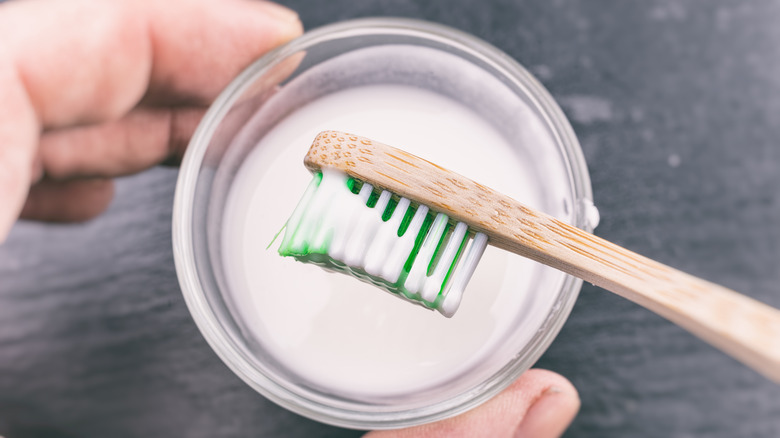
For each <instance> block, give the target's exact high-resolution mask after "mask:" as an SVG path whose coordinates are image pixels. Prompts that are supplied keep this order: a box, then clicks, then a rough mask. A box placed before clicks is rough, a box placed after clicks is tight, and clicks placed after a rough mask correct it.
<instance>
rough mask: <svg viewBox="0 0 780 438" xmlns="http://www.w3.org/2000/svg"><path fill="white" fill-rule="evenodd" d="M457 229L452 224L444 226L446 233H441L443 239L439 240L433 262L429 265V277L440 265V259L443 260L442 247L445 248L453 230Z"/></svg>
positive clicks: (427, 273) (448, 223) (427, 272)
mask: <svg viewBox="0 0 780 438" xmlns="http://www.w3.org/2000/svg"><path fill="white" fill-rule="evenodd" d="M453 229H455V227H454V226H453V225H452V222H447V225H445V226H444V232H443V233H441V237H440V238H439V243H437V244H436V251H434V252H433V257H431V262H430V263H428V270H427V271H426V273H425V274H426V275H427V276H429V277H430V276H431V274H433V270H434V269H435V268H436V265H437V264H438V263H439V259H440V258H441V253H442V252H443V251H442V249H443V248H442V247H443V246H444V242H446V241H447V240H448V237H449V236H450V235H451V234H452V230H453Z"/></svg>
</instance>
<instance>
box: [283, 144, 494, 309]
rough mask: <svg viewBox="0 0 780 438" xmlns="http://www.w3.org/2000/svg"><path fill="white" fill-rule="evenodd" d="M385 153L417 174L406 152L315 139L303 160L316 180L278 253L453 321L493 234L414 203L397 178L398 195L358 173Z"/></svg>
mask: <svg viewBox="0 0 780 438" xmlns="http://www.w3.org/2000/svg"><path fill="white" fill-rule="evenodd" d="M379 148H388V150H389V151H390V152H391V153H392V154H393V155H396V156H397V157H398V162H397V163H396V164H395V165H396V166H398V167H404V168H406V170H407V171H408V172H410V173H413V172H414V171H415V168H414V163H413V161H411V160H409V159H407V160H405V159H404V155H408V154H406V153H405V152H402V151H400V150H397V149H392V148H390V147H389V146H385V145H382V144H380V143H376V142H373V141H371V140H369V139H366V138H363V137H359V136H355V135H350V134H345V133H341V132H334V131H326V132H323V133H320V134H319V135H318V136H317V138H316V139H315V140H314V143H313V145H312V147H311V148H310V149H309V153H308V154H307V156H306V159H305V161H304V162H305V165H306V167H307V168H309V170H311V171H312V172H313V174H314V177H313V178H312V181H311V183H310V184H309V187H308V188H307V189H306V192H305V193H304V195H303V197H302V199H301V200H300V202H299V203H298V206H297V207H296V208H295V210H294V211H293V213H292V215H291V216H290V218H289V219H288V221H287V223H286V225H285V230H284V238H283V239H282V243H281V245H280V247H279V254H281V255H282V256H291V257H294V258H295V259H296V260H298V261H301V262H306V263H313V264H316V265H319V266H321V267H323V268H325V269H328V270H332V271H337V272H344V273H348V274H350V275H352V276H354V277H356V278H358V279H360V280H363V281H365V282H368V283H370V284H373V285H375V286H378V287H380V288H381V289H384V290H386V291H388V292H391V293H393V294H394V295H396V296H398V297H401V298H404V299H406V300H407V301H410V302H412V303H415V304H419V305H422V306H424V307H427V308H429V309H435V310H437V311H439V312H440V313H441V314H443V315H445V316H447V317H451V316H452V315H454V314H455V311H457V309H458V307H459V305H460V302H461V299H462V297H463V292H464V290H465V288H466V285H467V284H468V282H469V280H470V279H471V276H472V275H473V273H474V270H475V269H476V266H477V264H478V263H479V260H480V258H481V257H482V253H483V252H484V251H485V247H486V246H487V240H488V239H487V236H486V235H485V234H483V233H481V232H478V231H476V232H475V231H474V230H473V229H470V228H469V226H468V225H466V223H464V222H462V221H458V220H453V218H452V217H451V215H450V214H447V212H444V211H441V210H442V209H441V208H437V206H435V205H423V204H420V203H419V202H417V201H414V200H413V199H414V198H410V197H409V194H407V193H404V192H405V190H404V189H403V187H404V186H405V185H407V184H408V183H406V182H404V181H401V180H397V183H398V184H399V185H400V186H401V189H400V190H399V188H398V187H386V186H382V185H378V184H376V182H374V180H373V178H371V177H370V175H364V174H356V173H357V172H355V170H356V169H357V168H359V167H361V166H358V165H357V163H358V162H360V163H361V164H363V165H365V164H369V163H368V161H370V159H369V158H367V157H371V156H372V154H373V153H374V152H379ZM326 151H329V152H326ZM408 157H411V156H408ZM408 157H407V158H408ZM333 158H335V159H336V160H340V161H339V163H340V164H338V163H335V164H334V163H332V162H331V161H329V159H333ZM414 158H415V159H416V160H420V159H419V158H417V157H414ZM329 163H330V164H329ZM404 163H406V164H404ZM375 171H376V172H379V173H382V172H381V169H375ZM385 176H387V175H386V174H385ZM371 182H373V184H372V183H371ZM399 192H400V193H399Z"/></svg>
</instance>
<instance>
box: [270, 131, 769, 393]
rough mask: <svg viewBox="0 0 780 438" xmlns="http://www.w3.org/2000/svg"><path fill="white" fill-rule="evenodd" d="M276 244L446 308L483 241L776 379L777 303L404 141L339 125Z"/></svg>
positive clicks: (314, 152) (309, 158) (314, 150)
mask: <svg viewBox="0 0 780 438" xmlns="http://www.w3.org/2000/svg"><path fill="white" fill-rule="evenodd" d="M304 164H305V165H306V167H307V168H308V169H309V170H310V171H312V172H313V173H314V175H315V176H314V179H313V180H312V182H311V183H310V185H309V188H308V189H307V191H306V193H305V194H304V196H303V198H302V200H301V201H300V203H299V204H298V207H296V209H295V211H294V212H293V214H292V215H291V217H290V219H289V220H288V221H287V224H286V228H285V235H284V238H283V240H282V243H281V245H280V247H279V253H280V254H281V255H284V256H293V257H295V258H296V259H298V260H300V261H304V262H310V263H315V264H318V265H320V266H322V267H324V268H326V269H330V270H335V271H341V272H347V273H350V274H352V275H354V276H356V277H358V278H360V279H362V280H364V281H367V282H370V283H372V284H375V285H377V286H379V287H381V288H383V289H385V290H387V291H390V292H392V293H394V294H396V295H397V296H400V297H402V298H405V299H406V300H408V301H410V302H414V303H416V304H420V305H423V306H425V307H428V308H432V309H435V310H438V311H439V312H441V313H442V314H444V315H445V316H448V317H449V316H452V315H453V314H454V313H455V311H456V310H457V308H458V305H459V304H460V300H461V297H462V293H463V290H464V289H465V286H466V284H467V283H468V280H469V278H470V277H471V274H472V273H473V272H474V269H475V267H476V264H477V263H478V262H479V258H480V257H481V255H482V252H483V251H484V249H485V246H486V244H488V243H489V244H491V245H493V246H496V247H498V248H502V249H504V250H507V251H511V252H513V253H516V254H519V255H521V256H523V257H527V258H530V259H532V260H535V261H537V262H540V263H543V264H545V265H548V266H551V267H553V268H556V269H559V270H561V271H563V272H566V273H568V274H571V275H574V276H576V277H579V278H581V279H583V280H585V281H588V282H590V283H593V284H594V285H596V286H600V287H602V288H604V289H607V290H609V291H611V292H613V293H616V294H618V295H620V296H622V297H624V298H627V299H629V300H631V301H633V302H635V303H637V304H639V305H641V306H643V307H645V308H647V309H649V310H651V311H653V312H655V313H657V314H658V315H660V316H663V317H665V318H667V319H668V320H670V321H672V322H674V323H676V324H677V325H679V326H681V327H683V328H685V329H687V330H688V331H690V332H691V333H693V334H695V335H697V336H699V337H700V338H701V339H703V340H705V341H707V342H708V343H710V344H711V345H713V346H715V347H717V348H719V349H721V350H722V351H724V352H726V353H727V354H729V355H731V356H732V357H734V358H736V359H737V360H739V361H741V362H743V363H744V364H746V365H748V366H750V367H751V368H753V369H755V370H756V371H758V372H760V373H761V374H763V375H765V376H766V377H768V378H769V379H771V380H773V381H775V382H777V383H780V310H777V309H775V308H772V307H770V306H767V305H765V304H763V303H760V302H758V301H756V300H753V299H751V298H749V297H747V296H744V295H741V294H739V293H737V292H734V291H732V290H729V289H727V288H725V287H722V286H718V285H716V284H713V283H710V282H707V281H705V280H702V279H699V278H696V277H694V276H691V275H688V274H685V273H683V272H681V271H678V270H676V269H673V268H671V267H668V266H665V265H663V264H661V263H658V262H655V261H653V260H650V259H648V258H645V257H643V256H641V255H638V254H636V253H633V252H631V251H629V250H627V249H624V248H622V247H620V246H617V245H615V244H613V243H610V242H608V241H606V240H604V239H601V238H599V237H597V236H595V235H593V234H590V233H587V232H585V231H583V230H581V229H579V228H576V227H573V226H571V225H568V224H566V223H564V222H561V221H559V220H557V219H555V218H553V217H551V216H549V215H546V214H544V213H541V212H538V211H535V210H533V209H531V208H529V207H526V206H524V205H522V204H521V203H519V202H517V201H515V200H514V199H511V198H509V197H507V196H505V195H502V194H500V193H498V192H496V191H494V190H492V189H490V188H488V187H485V186H483V185H480V184H478V183H476V182H474V181H472V180H470V179H468V178H465V177H463V176H461V175H458V174H456V173H453V172H451V171H449V170H446V169H444V168H441V167H439V166H437V165H435V164H433V163H430V162H428V161H426V160H423V159H421V158H418V157H416V156H414V155H412V154H409V153H407V152H404V151H402V150H399V149H395V148H393V147H390V146H387V145H384V144H381V143H378V142H375V141H372V140H370V139H367V138H364V137H360V136H356V135H352V134H346V133H343V132H336V131H325V132H322V133H320V134H319V135H318V136H317V138H316V139H315V140H314V143H313V144H312V146H311V148H310V149H309V152H308V154H307V155H306V157H305V159H304Z"/></svg>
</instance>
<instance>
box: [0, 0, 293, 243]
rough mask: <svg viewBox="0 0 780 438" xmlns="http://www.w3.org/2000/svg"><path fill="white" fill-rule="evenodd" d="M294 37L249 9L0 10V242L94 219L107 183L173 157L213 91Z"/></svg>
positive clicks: (265, 5)
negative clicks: (36, 226)
mask: <svg viewBox="0 0 780 438" xmlns="http://www.w3.org/2000/svg"><path fill="white" fill-rule="evenodd" d="M301 31H302V26H301V23H300V21H299V20H298V17H297V15H296V14H295V13H294V12H293V11H291V10H288V9H286V8H283V7H281V6H278V5H275V4H273V3H269V2H263V1H253V0H226V1H219V2H217V1H209V0H166V1H164V2H156V1H153V0H139V1H132V0H118V1H91V0H72V1H67V2H62V1H51V0H19V1H11V2H6V3H2V4H0V41H2V45H0V206H2V208H0V243H2V241H3V240H4V239H5V237H6V235H7V233H8V231H9V229H10V227H11V225H12V224H13V222H14V221H15V220H16V218H17V217H19V216H21V217H22V218H29V219H40V220H51V221H76V220H84V219H88V218H91V217H93V216H95V215H97V214H99V213H100V212H102V211H103V210H104V209H105V208H106V207H107V206H108V204H109V202H110V201H111V198H112V196H113V182H112V178H113V177H115V176H121V175H127V174H130V173H134V172H138V171H141V170H144V169H146V168H148V167H152V166H154V165H156V164H159V163H161V162H163V161H166V160H170V159H173V160H175V159H176V158H178V157H179V156H180V155H181V154H182V153H183V150H184V147H185V146H186V144H187V141H188V140H189V137H190V135H191V133H192V132H193V131H194V129H195V126H196V125H197V123H198V121H199V120H200V118H201V116H202V115H203V114H204V112H205V109H206V107H207V105H208V104H209V103H210V102H211V101H212V100H213V99H214V98H215V97H216V95H217V94H218V93H219V92H220V91H221V90H222V88H223V87H224V86H226V85H227V83H228V82H229V81H230V80H231V79H232V78H233V77H235V76H236V75H237V74H238V73H239V72H240V71H241V70H242V69H243V68H244V67H245V66H246V65H248V64H249V63H250V62H251V61H252V60H254V59H255V58H257V57H259V56H260V55H262V54H263V53H265V52H267V51H268V50H270V49H271V48H273V47H275V46H277V45H279V44H281V43H284V42H286V41H288V40H290V39H292V38H294V37H296V36H298V35H299V34H300V33H301Z"/></svg>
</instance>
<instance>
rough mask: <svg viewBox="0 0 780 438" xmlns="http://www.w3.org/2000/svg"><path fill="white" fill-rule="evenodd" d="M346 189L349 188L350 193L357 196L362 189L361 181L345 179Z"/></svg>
mask: <svg viewBox="0 0 780 438" xmlns="http://www.w3.org/2000/svg"><path fill="white" fill-rule="evenodd" d="M347 187H349V191H350V192H352V193H354V194H356V195H357V194H358V193H360V189H361V188H362V187H363V181H360V180H358V179H355V178H352V177H350V178H349V179H347Z"/></svg>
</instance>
